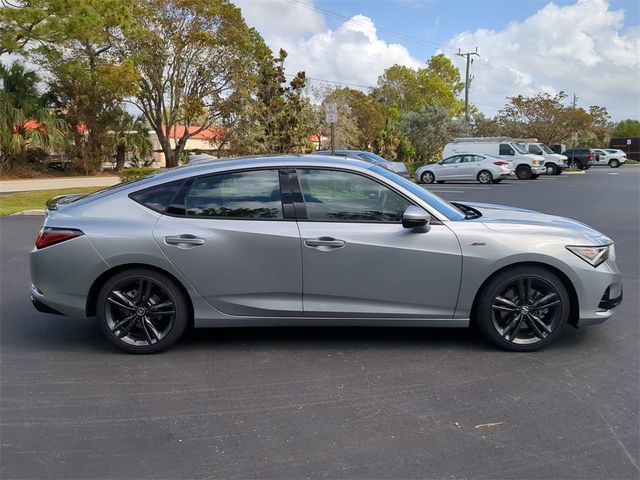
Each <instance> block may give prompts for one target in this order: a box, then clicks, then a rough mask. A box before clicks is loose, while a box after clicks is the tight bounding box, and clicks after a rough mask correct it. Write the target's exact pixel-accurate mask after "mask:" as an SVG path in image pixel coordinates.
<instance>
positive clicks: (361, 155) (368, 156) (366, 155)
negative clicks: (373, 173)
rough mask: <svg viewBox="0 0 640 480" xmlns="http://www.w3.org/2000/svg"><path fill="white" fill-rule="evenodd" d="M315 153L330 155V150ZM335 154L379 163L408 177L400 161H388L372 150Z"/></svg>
mask: <svg viewBox="0 0 640 480" xmlns="http://www.w3.org/2000/svg"><path fill="white" fill-rule="evenodd" d="M315 154H316V155H331V150H320V151H318V152H315ZM335 154H336V155H339V156H341V157H347V158H353V159H355V160H363V161H365V162H367V163H372V164H374V165H380V166H381V167H382V168H386V169H387V170H389V171H391V172H394V173H397V174H398V175H400V176H402V177H404V178H410V177H409V172H408V171H407V167H406V165H405V164H404V163H402V162H390V161H389V160H387V159H386V158H383V157H381V156H380V155H376V154H375V153H372V152H367V151H365V150H336V151H335Z"/></svg>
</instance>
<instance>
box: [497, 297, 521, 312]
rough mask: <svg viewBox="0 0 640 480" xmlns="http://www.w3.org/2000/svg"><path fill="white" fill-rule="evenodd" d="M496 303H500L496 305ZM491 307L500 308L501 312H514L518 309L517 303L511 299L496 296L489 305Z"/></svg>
mask: <svg viewBox="0 0 640 480" xmlns="http://www.w3.org/2000/svg"><path fill="white" fill-rule="evenodd" d="M498 303H499V304H500V305H498ZM491 307H492V308H493V309H494V310H500V311H503V312H515V311H516V310H518V305H516V304H515V303H514V302H512V301H511V300H509V299H507V298H504V297H496V298H495V299H494V304H493V305H491Z"/></svg>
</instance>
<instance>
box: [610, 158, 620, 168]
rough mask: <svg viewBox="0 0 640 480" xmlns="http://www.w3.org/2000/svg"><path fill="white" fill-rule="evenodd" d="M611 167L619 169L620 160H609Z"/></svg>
mask: <svg viewBox="0 0 640 480" xmlns="http://www.w3.org/2000/svg"><path fill="white" fill-rule="evenodd" d="M609 166H610V167H611V168H618V167H619V166H620V160H618V159H617V158H612V159H611V160H609Z"/></svg>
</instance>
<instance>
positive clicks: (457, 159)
mask: <svg viewBox="0 0 640 480" xmlns="http://www.w3.org/2000/svg"><path fill="white" fill-rule="evenodd" d="M460 158H461V157H460V156H459V155H454V156H453V157H449V158H445V159H444V160H442V161H441V162H440V163H441V164H443V165H452V164H454V163H460Z"/></svg>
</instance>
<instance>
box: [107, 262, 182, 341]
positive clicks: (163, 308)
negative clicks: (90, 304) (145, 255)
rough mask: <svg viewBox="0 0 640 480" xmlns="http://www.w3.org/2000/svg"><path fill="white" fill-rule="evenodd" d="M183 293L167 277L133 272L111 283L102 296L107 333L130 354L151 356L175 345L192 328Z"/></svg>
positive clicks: (124, 273)
mask: <svg viewBox="0 0 640 480" xmlns="http://www.w3.org/2000/svg"><path fill="white" fill-rule="evenodd" d="M188 315H189V309H188V307H187V304H186V302H185V299H184V295H183V294H182V292H181V291H180V290H179V289H178V288H177V287H176V285H175V284H174V282H173V281H171V280H170V279H169V278H167V277H166V276H165V275H162V274H160V273H157V272H155V271H152V270H142V269H140V270H137V269H136V270H130V271H126V272H121V273H120V274H117V275H115V276H114V277H112V278H111V279H109V280H108V281H107V282H106V283H105V285H104V286H103V288H102V290H101V291H100V294H99V296H98V318H99V320H100V326H101V329H102V331H103V333H104V334H105V335H106V336H107V338H108V339H109V340H110V341H111V342H112V343H114V344H115V345H117V346H118V347H120V348H122V349H123V350H126V351H128V352H134V353H151V352H157V351H159V350H162V349H163V348H166V347H168V346H169V345H171V344H172V343H174V342H175V341H176V340H177V339H178V338H179V337H180V336H181V335H182V333H183V332H184V330H185V328H186V326H187V324H188V318H189V317H188Z"/></svg>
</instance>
